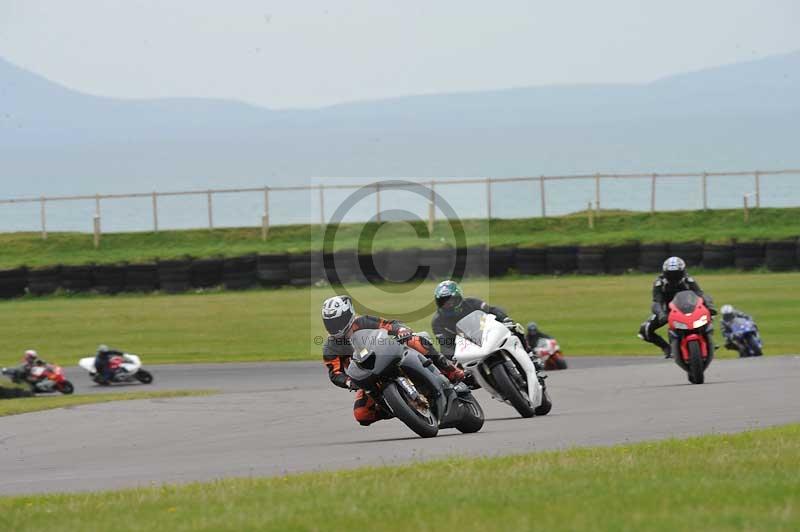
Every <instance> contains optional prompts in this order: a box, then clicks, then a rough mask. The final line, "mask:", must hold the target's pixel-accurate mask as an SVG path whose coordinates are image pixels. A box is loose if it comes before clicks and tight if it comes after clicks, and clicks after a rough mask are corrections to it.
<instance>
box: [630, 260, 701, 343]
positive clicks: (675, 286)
mask: <svg viewBox="0 0 800 532" xmlns="http://www.w3.org/2000/svg"><path fill="white" fill-rule="evenodd" d="M684 290H691V291H692V292H694V293H695V294H697V295H698V296H700V297H703V299H704V300H705V303H706V306H707V307H708V308H709V310H711V313H712V314H716V310H715V309H714V306H713V303H712V301H711V298H710V297H708V296H704V294H703V290H702V289H701V288H700V285H699V284H697V281H695V280H694V278H693V277H689V276H685V277H684V278H683V279H681V280H680V281H678V282H676V283H670V282H669V281H668V280H667V279H666V278H665V277H664V276H663V275H659V276H658V277H657V278H656V280H655V282H654V283H653V305H652V312H653V313H652V314H651V316H650V317H649V318H648V319H647V321H645V322H644V323H642V325H641V326H640V327H639V335H640V336H641V338H642V340H644V341H645V342H650V343H651V344H655V345H657V346H658V347H660V348H661V349H662V350H663V351H664V352H665V353H667V352H668V351H669V348H670V346H669V343H667V341H666V340H664V339H663V338H662V337H661V336H660V335H658V334H656V332H655V331H656V329H659V328H660V327H663V326H664V325H666V324H667V318H668V316H669V304H670V302H671V301H672V299H673V298H674V297H675V294H677V293H678V292H682V291H684Z"/></svg>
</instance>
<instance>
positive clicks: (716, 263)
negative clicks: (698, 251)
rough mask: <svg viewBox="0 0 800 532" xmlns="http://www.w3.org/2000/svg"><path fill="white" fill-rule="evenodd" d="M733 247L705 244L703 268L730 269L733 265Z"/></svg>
mask: <svg viewBox="0 0 800 532" xmlns="http://www.w3.org/2000/svg"><path fill="white" fill-rule="evenodd" d="M733 261H734V254H733V246H730V245H725V244H722V245H720V244H706V245H705V246H703V268H708V269H710V270H715V269H719V268H731V267H733V264H734V262H733Z"/></svg>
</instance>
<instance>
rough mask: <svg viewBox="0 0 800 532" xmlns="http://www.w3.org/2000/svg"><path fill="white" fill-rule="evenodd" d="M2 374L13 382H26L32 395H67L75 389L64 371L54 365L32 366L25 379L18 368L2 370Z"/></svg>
mask: <svg viewBox="0 0 800 532" xmlns="http://www.w3.org/2000/svg"><path fill="white" fill-rule="evenodd" d="M2 373H3V375H8V376H9V377H11V380H12V381H14V382H23V381H24V382H27V383H28V384H29V385H30V387H31V391H32V392H33V393H52V392H61V393H63V394H64V395H69V394H71V393H72V392H74V391H75V387H74V386H73V385H72V383H71V382H70V381H68V380H67V377H66V376H65V375H64V370H63V369H62V368H61V366H58V365H56V364H42V365H36V366H33V367H32V368H31V370H30V372H29V375H28V376H27V377H25V376H24V375H22V374H21V371H20V370H19V369H18V368H3V369H2Z"/></svg>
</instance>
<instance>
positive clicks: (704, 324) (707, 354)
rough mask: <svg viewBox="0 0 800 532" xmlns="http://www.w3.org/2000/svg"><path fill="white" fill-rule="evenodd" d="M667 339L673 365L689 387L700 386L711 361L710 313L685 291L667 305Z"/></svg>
mask: <svg viewBox="0 0 800 532" xmlns="http://www.w3.org/2000/svg"><path fill="white" fill-rule="evenodd" d="M668 322H669V338H670V345H671V346H672V356H673V358H674V359H675V362H676V363H677V364H678V365H679V366H680V367H681V368H683V369H684V370H685V371H686V373H687V374H688V375H689V382H691V383H692V384H703V381H704V380H705V377H704V372H705V370H706V368H707V367H708V365H709V364H710V363H711V359H713V358H714V342H713V341H712V339H711V330H712V326H711V310H709V308H708V307H707V306H706V303H705V301H703V298H702V297H700V296H698V295H697V294H695V293H694V292H692V291H691V290H684V291H682V292H678V293H677V294H675V297H674V298H673V300H672V302H671V303H670V304H669V318H668Z"/></svg>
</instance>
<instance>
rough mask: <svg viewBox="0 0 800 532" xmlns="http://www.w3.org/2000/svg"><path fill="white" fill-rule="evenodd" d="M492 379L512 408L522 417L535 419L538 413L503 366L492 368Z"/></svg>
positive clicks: (498, 365)
mask: <svg viewBox="0 0 800 532" xmlns="http://www.w3.org/2000/svg"><path fill="white" fill-rule="evenodd" d="M492 377H493V378H494V383H495V386H496V387H497V391H498V392H500V393H501V394H503V398H504V399H507V400H508V402H509V403H511V406H513V407H514V408H515V409H516V410H517V412H519V415H521V416H522V417H533V416H534V415H536V411H535V409H534V407H533V405H532V404H531V402H530V401H529V400H528V398H527V397H526V395H523V393H522V392H521V391H520V390H519V388H517V385H516V384H515V383H514V381H513V380H512V379H511V377H510V376H509V374H508V371H506V367H505V365H503V364H497V365H496V366H495V367H493V368H492Z"/></svg>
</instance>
